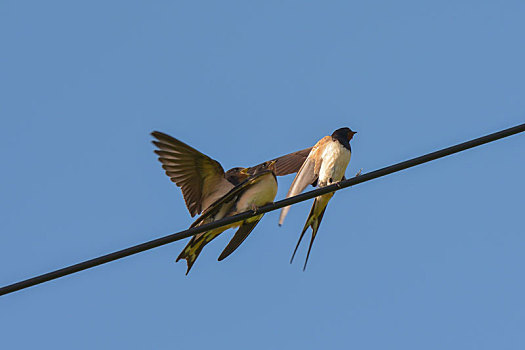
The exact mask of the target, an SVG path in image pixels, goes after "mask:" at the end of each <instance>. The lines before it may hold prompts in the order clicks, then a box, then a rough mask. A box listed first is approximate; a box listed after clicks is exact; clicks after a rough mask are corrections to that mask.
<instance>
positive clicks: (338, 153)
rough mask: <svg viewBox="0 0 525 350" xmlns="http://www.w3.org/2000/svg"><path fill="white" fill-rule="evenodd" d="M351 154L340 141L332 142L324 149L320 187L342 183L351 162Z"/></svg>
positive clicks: (320, 171)
mask: <svg viewBox="0 0 525 350" xmlns="http://www.w3.org/2000/svg"><path fill="white" fill-rule="evenodd" d="M350 156H351V152H350V150H348V149H346V148H345V147H344V146H343V145H341V144H340V143H339V142H338V141H335V140H334V141H332V142H331V143H330V144H329V145H327V147H326V148H325V149H324V152H323V154H322V159H323V162H322V163H321V168H320V169H319V180H318V181H319V184H318V186H326V185H330V184H331V183H334V182H338V181H341V179H342V178H343V176H344V175H345V171H346V167H347V166H348V163H349V162H350Z"/></svg>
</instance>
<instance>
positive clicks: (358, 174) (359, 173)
mask: <svg viewBox="0 0 525 350" xmlns="http://www.w3.org/2000/svg"><path fill="white" fill-rule="evenodd" d="M362 171H363V168H361V169H359V171H358V172H357V174H355V176H354V177H358V176H360V175H361V172H362Z"/></svg>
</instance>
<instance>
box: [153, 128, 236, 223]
mask: <svg viewBox="0 0 525 350" xmlns="http://www.w3.org/2000/svg"><path fill="white" fill-rule="evenodd" d="M151 135H152V136H153V137H154V138H156V139H157V140H156V141H153V143H154V144H155V146H157V148H158V149H157V150H155V153H156V154H157V155H158V156H159V161H160V162H161V163H162V168H164V170H165V171H166V175H168V176H169V177H170V179H171V181H173V182H175V184H176V185H177V186H178V187H180V188H181V190H182V195H183V197H184V201H185V202H186V206H187V207H188V210H189V212H190V214H191V216H195V215H197V214H200V213H201V212H202V211H203V210H204V209H206V207H207V206H208V205H209V204H210V202H211V201H212V200H215V199H217V198H218V197H221V196H222V195H224V194H225V193H227V192H228V191H229V190H230V189H231V188H233V185H232V184H231V183H229V182H228V181H227V180H226V179H225V178H224V169H223V168H222V166H221V165H220V163H219V162H217V161H216V160H214V159H211V158H210V157H208V156H207V155H205V154H202V153H201V152H199V151H197V150H196V149H194V148H193V147H190V146H188V145H187V144H185V143H184V142H181V141H179V140H177V139H175V138H173V137H171V136H169V135H166V134H164V133H162V132H159V131H154V132H152V133H151Z"/></svg>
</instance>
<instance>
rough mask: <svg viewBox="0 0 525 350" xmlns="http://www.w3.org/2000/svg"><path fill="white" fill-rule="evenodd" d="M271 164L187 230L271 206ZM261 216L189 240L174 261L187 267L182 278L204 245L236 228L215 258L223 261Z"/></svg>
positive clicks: (274, 185) (273, 185)
mask: <svg viewBox="0 0 525 350" xmlns="http://www.w3.org/2000/svg"><path fill="white" fill-rule="evenodd" d="M275 163H276V161H275V160H274V161H270V162H267V163H266V164H264V167H261V168H260V169H258V170H256V171H255V174H254V175H251V176H250V177H249V178H248V179H246V180H245V181H244V182H242V183H240V184H239V185H237V186H235V187H234V188H233V189H232V190H230V191H229V192H228V193H227V194H226V195H224V196H222V197H221V198H220V199H219V200H217V201H216V202H214V203H213V204H212V205H210V206H209V207H208V208H207V209H206V210H205V211H204V212H203V213H202V215H201V216H200V217H199V218H198V219H197V220H196V221H195V222H194V223H193V224H192V225H191V226H190V228H191V227H197V226H201V225H203V224H207V223H210V222H214V221H216V220H219V219H222V218H225V217H228V216H233V215H236V214H239V213H242V212H245V211H248V210H256V209H257V208H258V207H261V206H263V205H265V204H268V203H271V202H273V200H274V199H275V195H276V194H277V178H276V177H275V173H274V169H275V168H274V166H275ZM263 215H264V214H260V215H257V216H255V217H252V218H249V219H246V220H244V221H240V222H235V223H233V224H230V225H227V226H223V227H219V228H216V229H213V230H210V231H206V232H203V233H200V234H198V235H195V236H193V237H192V238H191V240H190V241H189V243H188V244H187V245H186V247H185V248H184V249H183V250H182V252H181V253H180V255H179V256H178V258H177V261H179V260H180V259H185V260H186V262H187V264H188V270H187V271H186V274H188V273H189V272H190V269H191V267H192V266H193V264H194V263H195V260H196V259H197V257H198V256H199V254H200V252H201V250H202V248H204V246H205V245H206V244H208V243H209V242H211V241H212V240H213V239H214V238H215V237H217V236H218V235H219V234H221V233H222V232H224V231H226V230H227V229H229V228H233V227H239V229H238V230H237V232H236V233H235V235H234V236H233V238H232V239H231V240H230V242H229V243H228V245H227V246H226V248H224V250H223V251H222V253H221V255H220V256H219V261H221V260H223V259H225V258H226V257H228V256H229V255H230V254H231V253H233V252H234V251H235V250H236V249H237V248H238V247H239V245H241V243H242V242H243V241H244V240H245V239H246V237H248V235H249V234H250V232H252V230H253V229H254V228H255V226H256V225H257V223H258V222H259V221H260V220H261V219H262V217H263Z"/></svg>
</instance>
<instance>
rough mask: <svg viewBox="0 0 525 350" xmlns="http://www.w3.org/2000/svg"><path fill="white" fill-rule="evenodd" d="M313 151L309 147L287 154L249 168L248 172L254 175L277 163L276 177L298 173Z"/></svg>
mask: <svg viewBox="0 0 525 350" xmlns="http://www.w3.org/2000/svg"><path fill="white" fill-rule="evenodd" d="M311 150H312V147H309V148H306V149H303V150H300V151H297V152H293V153H289V154H286V155H284V156H281V157H279V158H275V159H272V160H270V161H268V162H264V163H261V164H258V165H256V166H253V167H251V168H248V169H247V170H246V172H247V173H249V174H254V173H255V172H256V171H258V170H260V169H262V168H265V167H266V164H268V163H269V162H272V161H275V165H274V166H275V171H274V173H275V175H277V176H284V175H288V174H293V173H296V172H297V170H299V169H300V168H301V166H302V165H303V163H304V161H305V160H306V158H307V157H308V154H309V153H310V151H311Z"/></svg>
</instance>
